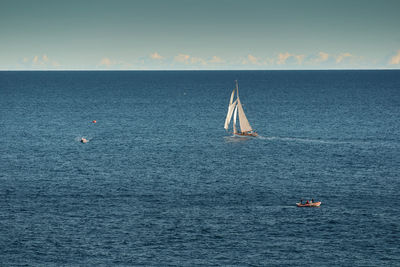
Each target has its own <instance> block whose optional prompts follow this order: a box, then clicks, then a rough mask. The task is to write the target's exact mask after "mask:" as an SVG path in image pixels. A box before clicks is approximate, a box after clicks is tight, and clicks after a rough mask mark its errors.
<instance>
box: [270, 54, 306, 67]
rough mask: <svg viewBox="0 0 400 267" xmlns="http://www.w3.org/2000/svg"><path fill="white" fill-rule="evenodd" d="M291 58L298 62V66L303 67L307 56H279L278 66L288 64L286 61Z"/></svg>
mask: <svg viewBox="0 0 400 267" xmlns="http://www.w3.org/2000/svg"><path fill="white" fill-rule="evenodd" d="M290 58H294V59H295V60H296V61H297V62H296V64H299V65H301V64H302V63H303V61H304V58H305V55H296V54H291V53H289V52H286V53H280V54H279V55H278V61H277V62H276V64H278V65H284V64H286V61H287V60H288V59H290Z"/></svg>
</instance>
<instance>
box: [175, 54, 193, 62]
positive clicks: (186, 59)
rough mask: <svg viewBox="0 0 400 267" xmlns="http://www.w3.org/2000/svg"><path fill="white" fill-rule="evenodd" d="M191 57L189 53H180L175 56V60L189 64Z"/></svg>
mask: <svg viewBox="0 0 400 267" xmlns="http://www.w3.org/2000/svg"><path fill="white" fill-rule="evenodd" d="M189 58H190V56H189V55H185V54H179V55H177V56H175V57H174V61H176V62H180V63H185V64H188V63H189Z"/></svg>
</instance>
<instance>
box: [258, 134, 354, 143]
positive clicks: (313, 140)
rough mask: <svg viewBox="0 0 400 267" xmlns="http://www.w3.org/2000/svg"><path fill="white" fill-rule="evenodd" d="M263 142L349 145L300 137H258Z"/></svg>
mask: <svg viewBox="0 0 400 267" xmlns="http://www.w3.org/2000/svg"><path fill="white" fill-rule="evenodd" d="M257 138H258V139H261V140H271V141H275V140H276V141H286V142H303V143H320V144H348V142H341V141H333V140H321V139H310V138H298V137H279V136H267V137H266V136H261V135H259V136H258V137H257Z"/></svg>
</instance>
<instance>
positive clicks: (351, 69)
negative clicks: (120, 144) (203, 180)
mask: <svg viewBox="0 0 400 267" xmlns="http://www.w3.org/2000/svg"><path fill="white" fill-rule="evenodd" d="M331 70H332V71H336V70H358V71H363V70H365V71H369V70H400V68H396V69H395V68H375V69H374V68H371V69H334V68H332V69H172V70H171V69H143V70H139V69H136V70H131V69H121V70H114V69H40V70H35V69H26V70H12V69H10V70H1V69H0V72H12V71H13V72H17V71H25V72H27V71H55V72H56V71H331Z"/></svg>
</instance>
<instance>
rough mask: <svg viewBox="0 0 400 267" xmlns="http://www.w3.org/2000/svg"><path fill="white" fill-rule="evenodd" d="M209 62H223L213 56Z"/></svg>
mask: <svg viewBox="0 0 400 267" xmlns="http://www.w3.org/2000/svg"><path fill="white" fill-rule="evenodd" d="M209 62H210V63H223V62H225V61H224V60H223V59H222V58H220V57H218V56H213V57H212V58H211V60H210V61H209Z"/></svg>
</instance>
